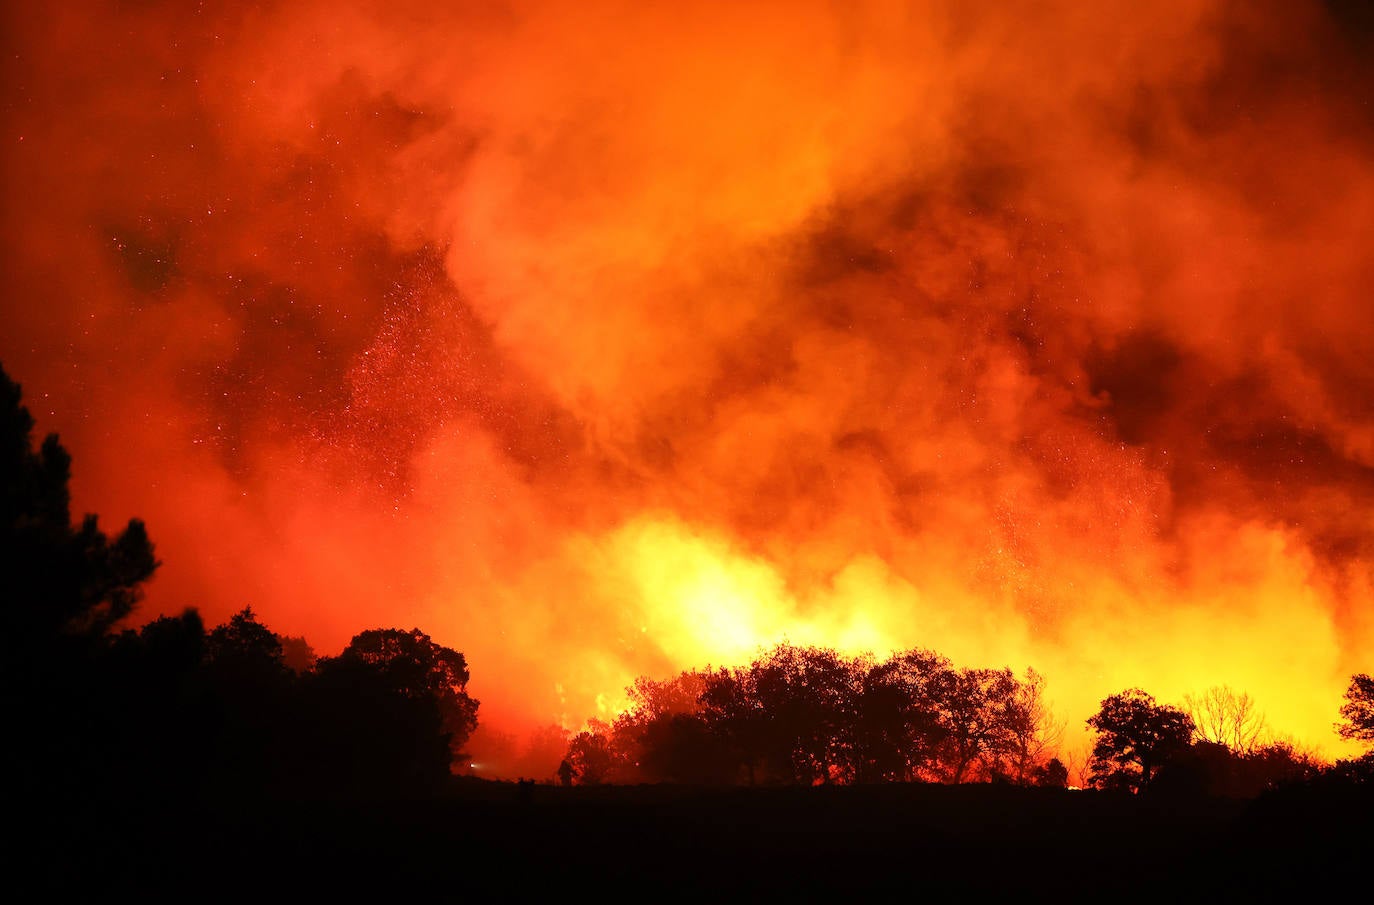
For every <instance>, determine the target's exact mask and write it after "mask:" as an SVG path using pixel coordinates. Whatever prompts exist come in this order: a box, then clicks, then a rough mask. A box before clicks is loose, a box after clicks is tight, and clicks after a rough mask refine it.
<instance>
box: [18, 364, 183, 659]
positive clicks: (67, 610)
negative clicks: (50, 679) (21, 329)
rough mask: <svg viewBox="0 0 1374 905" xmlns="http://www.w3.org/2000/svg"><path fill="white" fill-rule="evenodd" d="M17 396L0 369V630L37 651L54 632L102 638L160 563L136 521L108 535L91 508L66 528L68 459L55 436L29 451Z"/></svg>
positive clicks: (28, 419)
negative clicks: (1, 594) (111, 536)
mask: <svg viewBox="0 0 1374 905" xmlns="http://www.w3.org/2000/svg"><path fill="white" fill-rule="evenodd" d="M21 398H22V393H21V390H20V387H19V385H18V384H17V383H14V382H13V381H11V380H10V378H9V376H8V375H6V374H5V372H4V370H3V369H2V368H0V586H3V588H4V590H5V598H4V604H3V609H0V620H3V622H0V626H2V627H3V631H0V635H2V636H3V637H4V638H5V640H6V643H7V644H8V645H9V646H10V647H11V648H13V652H14V653H15V655H18V656H25V657H40V658H41V657H44V656H46V655H47V654H46V651H47V650H48V649H49V648H50V646H51V644H52V643H54V642H55V641H56V640H57V639H59V638H60V637H61V636H64V635H65V636H72V635H85V636H88V637H90V636H99V635H102V634H103V633H104V632H105V631H106V630H107V629H109V628H110V627H111V626H113V625H114V624H116V623H117V622H119V621H120V620H121V619H123V618H124V617H125V616H127V615H129V613H130V612H131V611H132V610H133V608H134V605H135V604H136V603H137V602H138V600H139V598H140V596H141V585H142V584H143V583H144V582H145V581H147V580H148V578H150V577H151V576H152V574H153V572H154V571H155V570H156V569H157V566H158V563H157V560H156V559H155V558H154V556H153V545H152V543H151V542H150V541H149V540H148V534H147V531H146V530H145V529H144V526H143V523H142V522H141V521H139V520H138V519H132V520H130V521H129V523H128V525H127V526H126V527H125V528H124V530H123V531H121V532H120V533H119V534H118V535H117V536H116V537H115V538H114V540H110V539H109V538H108V537H106V536H105V534H104V533H103V532H101V530H100V528H99V526H98V524H97V520H96V517H95V516H94V515H87V516H86V517H85V518H84V519H82V521H81V524H80V525H79V526H76V525H73V523H72V519H71V511H70V503H71V501H70V495H69V493H68V489H67V484H68V481H69V480H70V478H71V457H70V456H69V455H68V454H67V451H66V450H65V449H63V448H62V444H61V443H59V442H58V439H57V435H56V434H49V435H48V436H47V438H46V439H44V440H43V443H42V445H41V447H40V448H39V449H38V450H37V451H34V449H33V443H32V439H33V438H32V432H33V427H34V421H33V418H32V416H30V414H29V411H28V409H27V408H25V407H24V406H23V405H22V404H20V403H21Z"/></svg>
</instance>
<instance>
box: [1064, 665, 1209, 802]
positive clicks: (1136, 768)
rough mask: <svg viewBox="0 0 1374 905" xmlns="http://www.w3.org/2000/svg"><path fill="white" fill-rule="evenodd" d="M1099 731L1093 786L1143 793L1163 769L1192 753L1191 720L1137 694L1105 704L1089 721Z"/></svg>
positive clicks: (1132, 691)
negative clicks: (1189, 751) (1175, 760)
mask: <svg viewBox="0 0 1374 905" xmlns="http://www.w3.org/2000/svg"><path fill="white" fill-rule="evenodd" d="M1088 725H1089V726H1090V727H1092V728H1093V729H1094V730H1096V731H1097V741H1096V743H1095V744H1094V745H1093V750H1092V758H1091V760H1090V761H1089V767H1090V770H1091V776H1092V780H1093V782H1094V784H1096V785H1099V786H1103V787H1109V788H1127V789H1130V790H1132V791H1134V792H1143V791H1145V789H1147V788H1148V787H1149V785H1150V783H1151V782H1152V781H1153V780H1154V779H1155V777H1156V776H1157V775H1158V773H1159V771H1160V769H1161V768H1162V767H1164V766H1165V765H1166V764H1167V763H1169V762H1170V761H1171V760H1173V759H1175V758H1177V757H1178V756H1180V755H1181V754H1183V753H1184V752H1186V751H1187V750H1188V746H1189V741H1190V739H1191V738H1192V734H1193V720H1192V718H1191V717H1189V716H1188V714H1186V713H1184V712H1183V711H1182V710H1179V709H1178V708H1176V707H1169V706H1166V705H1162V704H1158V703H1156V702H1155V699H1154V697H1152V696H1151V695H1149V694H1146V693H1145V692H1144V691H1142V690H1141V689H1139V688H1131V689H1128V690H1126V691H1123V692H1121V693H1120V694H1114V695H1112V696H1111V697H1109V698H1106V699H1105V700H1103V701H1102V708H1101V709H1100V710H1099V711H1098V712H1097V713H1096V714H1095V715H1093V716H1092V717H1090V718H1089V719H1088Z"/></svg>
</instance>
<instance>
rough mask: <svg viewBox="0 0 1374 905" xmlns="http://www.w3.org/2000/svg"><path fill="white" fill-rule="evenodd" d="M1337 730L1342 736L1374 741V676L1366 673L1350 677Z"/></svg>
mask: <svg viewBox="0 0 1374 905" xmlns="http://www.w3.org/2000/svg"><path fill="white" fill-rule="evenodd" d="M1336 731H1337V732H1338V733H1340V736H1341V738H1350V739H1358V740H1359V741H1362V742H1374V678H1371V677H1370V676H1368V675H1366V674H1364V673H1360V674H1358V675H1354V676H1351V677H1350V687H1348V688H1347V689H1346V690H1345V703H1344V704H1343V705H1341V722H1340V723H1337V724H1336Z"/></svg>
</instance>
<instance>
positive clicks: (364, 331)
mask: <svg viewBox="0 0 1374 905" xmlns="http://www.w3.org/2000/svg"><path fill="white" fill-rule="evenodd" d="M1366 10H1367V8H1366V7H1362V6H1361V5H1359V4H1356V3H1340V4H1335V3H1331V4H1319V3H1308V4H1304V3H1301V2H1284V0H1273V2H1241V0H1236V2H1212V0H1178V2H1158V3H1125V2H1123V3H1113V4H1095V3H1081V2H1077V0H1062V2H996V3H984V4H970V3H967V2H911V3H901V2H874V3H859V2H842V3H841V2H814V3H808V2H801V0H788V2H777V3H768V2H757V3H728V4H727V3H642V2H641V3H632V2H619V3H615V2H596V0H578V2H548V3H534V2H531V3H523V2H513V3H500V2H476V0H474V2H465V3H454V4H438V3H433V2H419V3H412V2H406V0H386V2H381V0H379V2H375V3H363V2H355V3H340V2H337V0H331V2H327V3H326V2H309V0H293V2H285V3H280V4H275V3H261V2H250V3H245V2H232V3H213V2H206V3H200V4H197V5H195V6H193V5H192V4H188V3H157V2H140V3H133V2H126V3H77V4H6V5H5V11H4V16H5V21H4V27H3V41H4V45H5V46H4V59H3V64H2V65H3V80H4V81H3V84H4V88H3V100H4V114H3V134H0V141H3V147H4V158H3V174H4V204H3V210H2V211H0V218H2V222H3V230H4V235H3V243H2V244H0V262H2V263H0V273H3V276H4V281H5V283H4V295H3V298H2V299H0V316H2V317H3V320H2V322H0V323H2V324H3V330H0V361H3V363H4V365H5V367H6V369H7V370H8V371H9V372H10V373H11V375H12V376H13V377H14V378H15V379H17V380H19V381H20V382H22V383H23V385H24V389H25V398H26V402H27V404H28V405H29V407H30V409H31V410H32V411H33V413H34V415H35V417H36V418H37V419H38V422H39V430H40V431H56V432H58V433H60V435H61V437H62V439H63V441H64V443H65V444H66V445H67V446H68V448H69V449H70V450H71V451H72V453H73V456H74V460H75V478H74V492H75V498H76V506H77V508H78V509H81V510H84V511H95V512H98V513H100V514H101V516H102V518H103V519H104V522H105V524H106V525H107V526H111V527H113V526H117V525H118V524H120V523H122V522H123V521H124V520H125V519H127V518H129V517H131V516H140V517H142V518H144V519H145V520H146V521H147V523H148V525H149V531H150V534H151V536H152V538H153V540H154V542H155V544H156V545H157V549H158V555H159V557H160V558H161V559H162V560H163V562H164V565H163V567H162V569H161V570H160V571H159V573H158V575H157V577H156V579H155V580H154V582H153V583H152V585H151V586H150V588H149V594H148V598H147V600H146V601H145V603H144V605H143V608H142V610H141V616H142V617H143V618H151V617H152V616H154V615H157V614H158V613H164V612H176V611H179V610H180V609H182V608H183V607H186V606H196V607H199V608H200V609H201V611H202V613H203V614H204V615H205V616H206V618H207V620H208V621H211V622H217V621H220V620H222V619H224V618H226V617H227V616H228V615H230V614H231V613H233V612H235V611H237V610H239V609H241V608H242V607H244V606H246V605H251V606H252V607H253V608H254V610H255V611H256V612H258V613H259V614H260V616H261V617H262V619H263V620H264V621H265V622H266V623H267V624H268V625H270V626H271V627H272V628H274V629H275V630H277V631H279V632H283V633H286V634H304V635H305V636H306V637H307V638H308V639H310V641H311V642H312V644H313V645H314V646H315V647H316V648H317V649H318V650H319V651H320V652H322V653H334V652H337V650H339V649H340V648H341V647H342V646H343V645H344V644H345V643H346V642H347V640H348V638H349V637H351V636H352V635H353V634H354V633H356V632H358V631H360V630H362V629H364V628H370V627H376V626H388V627H390V626H396V627H401V628H410V627H412V626H419V627H421V628H423V629H425V630H426V631H428V632H429V633H430V634H431V635H432V636H433V637H434V638H435V639H436V640H438V641H440V642H442V643H445V644H448V645H451V646H453V647H456V648H458V649H459V650H462V651H463V652H464V653H465V654H466V655H467V657H468V661H469V663H470V665H471V667H472V670H473V681H472V685H471V688H470V690H471V691H472V692H473V693H474V694H475V696H476V697H478V698H479V699H481V701H482V713H481V716H482V719H483V721H484V722H486V723H488V724H492V725H496V726H498V727H503V728H505V729H507V730H509V731H512V732H514V731H521V730H523V729H525V728H529V727H532V726H536V725H540V724H548V723H550V722H561V723H563V724H564V725H567V726H570V727H575V726H577V725H579V724H580V723H581V722H582V721H583V720H584V719H586V718H588V717H592V716H602V717H604V716H607V715H608V714H609V713H612V712H614V710H615V709H616V707H617V706H618V705H619V704H620V703H621V702H622V701H623V689H624V686H625V685H626V684H628V682H629V681H630V680H631V679H632V678H633V677H634V676H635V675H638V674H642V673H647V674H650V675H654V676H659V677H666V676H667V675H669V674H672V673H674V672H676V671H678V670H680V669H683V668H687V667H692V666H702V665H705V664H707V663H711V664H717V665H721V664H735V663H739V662H741V661H744V660H747V659H748V658H749V657H750V655H751V654H753V653H754V652H755V651H756V650H757V649H758V647H759V646H760V645H765V644H771V643H772V642H774V641H777V640H780V639H782V638H783V637H786V638H789V639H791V640H793V641H795V642H799V643H815V644H825V645H831V646H836V647H839V648H841V649H843V650H845V651H848V652H858V651H862V650H870V651H873V652H874V653H876V654H878V655H882V654H884V653H886V652H888V651H890V650H893V649H903V648H909V647H913V646H920V647H929V648H933V649H935V650H938V651H940V652H942V653H944V654H946V655H948V656H950V657H951V658H953V659H954V660H955V661H956V662H957V663H960V664H961V665H969V666H1003V665H1009V666H1012V667H1014V668H1016V669H1018V670H1020V669H1022V668H1024V667H1026V666H1034V667H1035V668H1037V669H1038V670H1040V671H1041V672H1043V673H1045V674H1046V675H1047V677H1048V680H1049V689H1048V691H1049V696H1050V698H1051V699H1053V700H1054V701H1055V702H1056V704H1057V709H1058V711H1059V713H1060V714H1061V715H1062V716H1064V717H1066V718H1067V719H1068V720H1069V723H1070V725H1071V726H1074V727H1079V726H1081V725H1082V721H1083V719H1084V718H1086V717H1087V716H1088V715H1089V714H1091V713H1092V711H1093V710H1094V709H1095V704H1096V702H1097V701H1098V700H1100V699H1101V698H1102V697H1104V696H1106V695H1108V694H1111V693H1114V692H1117V691H1120V690H1122V689H1123V688H1125V687H1128V686H1133V685H1139V686H1142V687H1144V688H1146V689H1147V690H1149V691H1151V692H1152V693H1154V694H1155V695H1156V696H1157V697H1159V698H1161V699H1163V700H1170V701H1178V700H1180V699H1181V697H1182V695H1183V694H1185V693H1188V692H1200V691H1202V690H1204V689H1206V688H1207V687H1209V686H1212V685H1217V684H1222V683H1225V684H1229V685H1231V686H1232V687H1234V688H1236V689H1238V690H1244V691H1248V692H1249V693H1250V694H1251V695H1252V696H1253V697H1254V698H1255V700H1256V702H1257V704H1258V706H1259V708H1260V709H1261V710H1263V711H1264V712H1265V713H1266V714H1267V715H1268V718H1269V722H1270V724H1271V726H1272V727H1273V728H1274V729H1276V730H1277V731H1279V732H1281V733H1284V734H1290V735H1293V736H1295V737H1296V738H1298V739H1299V740H1300V741H1302V742H1305V743H1308V744H1312V745H1316V746H1319V747H1320V748H1322V749H1323V750H1324V751H1326V752H1328V753H1339V752H1341V751H1343V750H1345V749H1343V748H1341V747H1340V746H1339V745H1337V744H1336V739H1335V736H1334V734H1333V732H1332V730H1331V724H1332V723H1333V721H1334V720H1335V719H1336V717H1337V713H1336V711H1337V708H1338V706H1339V703H1340V695H1341V692H1342V691H1343V689H1344V688H1345V685H1346V683H1347V681H1348V679H1349V676H1350V674H1351V673H1352V672H1356V671H1369V670H1370V669H1371V668H1374V507H1371V502H1372V501H1374V296H1372V295H1371V293H1372V291H1374V252H1372V250H1371V236H1374V103H1372V102H1374V66H1372V65H1371V63H1370V62H1369V61H1370V59H1371V57H1372V56H1374V55H1371V53H1370V51H1371V42H1372V33H1374V28H1372V26H1374V16H1371V15H1370V14H1369V13H1368V12H1367V11H1366Z"/></svg>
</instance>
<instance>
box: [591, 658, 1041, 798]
mask: <svg viewBox="0 0 1374 905" xmlns="http://www.w3.org/2000/svg"><path fill="white" fill-rule="evenodd" d="M1043 689H1044V680H1043V679H1041V678H1040V677H1039V676H1038V675H1037V674H1036V673H1034V672H1033V671H1032V672H1028V673H1027V677H1026V679H1025V681H1022V680H1018V679H1017V678H1016V677H1015V676H1014V675H1013V674H1012V673H1011V671H1010V670H1006V669H1003V670H988V669H983V670H973V669H955V668H954V667H952V666H951V665H950V664H949V661H948V660H946V659H945V658H943V657H941V656H940V655H938V654H935V653H932V652H931V651H926V650H911V651H906V652H904V653H900V654H896V655H894V656H892V657H890V658H888V659H887V660H885V661H883V662H881V663H875V662H874V661H873V660H872V658H870V657H867V656H865V657H857V658H846V657H842V656H840V655H839V654H837V653H836V652H835V651H833V650H828V649H825V648H814V647H798V646H795V645H790V644H782V645H779V646H778V647H776V648H774V649H773V650H771V651H768V652H767V653H765V654H762V655H760V656H759V657H758V658H757V659H755V660H754V661H753V662H752V663H750V664H749V665H748V666H745V667H740V668H737V669H718V670H715V671H711V670H709V669H708V670H703V671H688V672H684V673H682V674H681V675H679V676H677V677H676V678H674V679H670V680H668V681H665V682H657V681H653V680H651V679H647V678H643V677H641V678H640V679H638V680H636V682H635V684H634V686H632V687H631V688H630V689H628V691H629V694H630V698H631V707H630V709H629V710H627V711H626V712H625V713H624V714H622V715H621V716H620V717H618V718H617V719H616V721H615V722H614V723H613V724H611V725H606V724H604V723H603V724H599V725H597V726H595V727H594V728H593V729H592V730H590V731H588V732H587V733H584V734H583V735H582V736H579V737H578V739H575V740H574V741H575V750H574V748H570V751H569V759H570V760H571V761H572V762H574V764H585V765H586V767H585V769H584V770H583V772H582V773H579V776H584V774H585V778H583V779H581V781H582V782H584V783H591V782H627V781H649V782H691V783H696V784H704V785H705V784H711V785H718V784H727V783H731V782H744V783H746V784H750V785H752V784H756V783H758V784H798V785H819V784H828V783H845V784H850V783H872V782H894V781H896V782H903V781H905V782H910V781H916V780H928V779H935V780H942V781H947V782H963V781H966V780H968V779H970V778H977V779H980V780H987V779H994V778H997V779H1003V780H1011V781H1015V782H1019V783H1022V784H1031V783H1032V782H1035V781H1036V779H1037V777H1038V776H1039V774H1038V773H1037V772H1036V771H1037V769H1038V768H1039V767H1040V766H1041V765H1042V763H1043V762H1044V761H1045V759H1046V758H1047V757H1048V753H1047V752H1048V751H1049V750H1050V742H1051V741H1052V738H1053V734H1054V733H1055V731H1056V730H1057V727H1058V725H1059V724H1057V723H1055V721H1054V720H1053V719H1052V718H1051V716H1050V713H1049V709H1048V707H1047V706H1046V705H1045V702H1044V697H1043Z"/></svg>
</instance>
